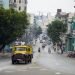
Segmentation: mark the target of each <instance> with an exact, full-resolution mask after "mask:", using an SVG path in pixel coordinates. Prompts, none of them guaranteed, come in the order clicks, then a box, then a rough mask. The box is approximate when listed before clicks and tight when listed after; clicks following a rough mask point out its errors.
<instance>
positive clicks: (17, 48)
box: [15, 47, 27, 51]
mask: <svg viewBox="0 0 75 75" xmlns="http://www.w3.org/2000/svg"><path fill="white" fill-rule="evenodd" d="M15 50H16V51H25V50H27V48H26V47H15Z"/></svg>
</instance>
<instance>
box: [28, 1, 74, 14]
mask: <svg viewBox="0 0 75 75" xmlns="http://www.w3.org/2000/svg"><path fill="white" fill-rule="evenodd" d="M74 4H75V2H74V0H28V8H27V9H28V12H29V13H35V14H38V13H39V12H41V13H43V14H46V13H48V12H51V14H52V15H54V14H55V12H56V10H57V9H58V8H60V9H62V11H63V12H74V11H75V8H74Z"/></svg>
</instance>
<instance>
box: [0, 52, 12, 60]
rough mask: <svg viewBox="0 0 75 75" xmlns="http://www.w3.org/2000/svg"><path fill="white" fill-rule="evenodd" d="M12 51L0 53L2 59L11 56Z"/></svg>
mask: <svg viewBox="0 0 75 75" xmlns="http://www.w3.org/2000/svg"><path fill="white" fill-rule="evenodd" d="M10 57H11V53H0V59H6V58H10Z"/></svg>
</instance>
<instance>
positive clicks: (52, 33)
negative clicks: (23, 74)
mask: <svg viewBox="0 0 75 75" xmlns="http://www.w3.org/2000/svg"><path fill="white" fill-rule="evenodd" d="M66 30H67V25H66V24H64V23H63V22H62V21H59V20H55V21H53V22H52V23H51V24H49V25H48V29H47V33H48V36H49V37H50V38H51V39H52V41H53V43H57V42H59V41H61V39H60V36H61V35H62V34H63V33H65V32H66Z"/></svg>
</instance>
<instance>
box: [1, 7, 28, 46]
mask: <svg viewBox="0 0 75 75" xmlns="http://www.w3.org/2000/svg"><path fill="white" fill-rule="evenodd" d="M27 26H28V20H27V14H26V12H17V11H15V10H14V9H8V10H6V9H4V8H0V46H1V45H6V44H9V43H10V42H12V41H14V40H15V39H16V38H17V37H20V36H21V35H23V33H24V32H25V29H26V28H27Z"/></svg>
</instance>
